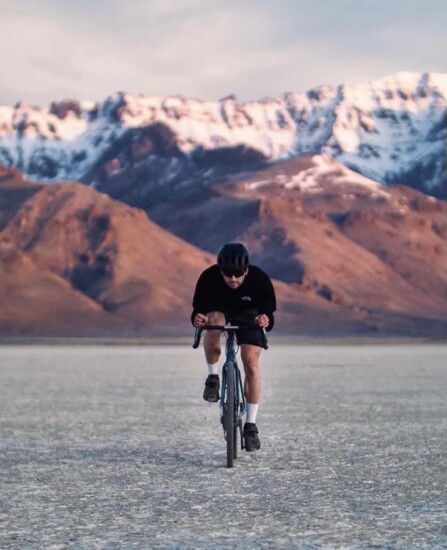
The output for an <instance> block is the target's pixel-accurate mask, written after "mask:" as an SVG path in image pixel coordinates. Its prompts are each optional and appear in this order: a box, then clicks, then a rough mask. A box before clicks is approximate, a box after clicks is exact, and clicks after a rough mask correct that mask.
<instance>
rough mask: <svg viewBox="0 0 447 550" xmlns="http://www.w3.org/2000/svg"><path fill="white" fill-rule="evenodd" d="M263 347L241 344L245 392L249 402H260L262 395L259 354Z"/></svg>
mask: <svg viewBox="0 0 447 550" xmlns="http://www.w3.org/2000/svg"><path fill="white" fill-rule="evenodd" d="M260 355H261V348H260V347H258V346H252V345H251V344H242V345H241V357H242V363H243V364H244V371H245V382H244V392H245V398H246V399H247V402H248V403H252V404H258V403H259V399H260V397H261V373H260V371H259V356H260Z"/></svg>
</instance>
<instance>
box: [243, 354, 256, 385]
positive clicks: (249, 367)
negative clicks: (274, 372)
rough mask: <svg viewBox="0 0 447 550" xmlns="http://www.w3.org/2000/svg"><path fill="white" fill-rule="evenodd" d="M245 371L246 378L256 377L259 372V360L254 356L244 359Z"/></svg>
mask: <svg viewBox="0 0 447 550" xmlns="http://www.w3.org/2000/svg"><path fill="white" fill-rule="evenodd" d="M244 372H245V376H246V378H248V379H250V380H251V379H253V378H256V377H257V376H258V373H259V364H258V361H257V360H256V359H254V358H247V359H246V360H245V361H244Z"/></svg>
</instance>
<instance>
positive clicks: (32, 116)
mask: <svg viewBox="0 0 447 550" xmlns="http://www.w3.org/2000/svg"><path fill="white" fill-rule="evenodd" d="M446 91H447V74H440V73H425V74H419V73H406V72H402V73H397V74H395V75H392V76H390V77H387V78H384V79H381V80H377V81H374V82H371V83H368V84H364V85H352V86H348V85H340V86H321V87H318V88H316V89H313V90H310V91H308V92H307V93H286V94H283V95H281V96H279V97H277V98H274V99H263V100H260V101H257V102H250V103H239V102H237V101H236V99H235V98H234V97H231V96H230V97H227V98H224V99H222V100H220V101H202V100H198V99H185V98H183V97H180V96H171V97H150V96H143V95H130V94H125V93H117V94H115V95H112V96H110V97H109V98H107V99H106V100H105V101H103V102H101V103H97V104H96V103H91V102H77V101H74V100H66V101H62V102H58V103H56V102H55V103H52V104H51V105H50V107H49V108H40V107H32V106H29V105H25V104H23V103H19V104H17V105H16V106H15V107H7V106H4V107H0V163H2V164H4V165H6V166H8V167H16V168H19V169H20V170H22V171H23V172H24V174H26V176H27V177H29V178H32V179H36V180H40V181H46V182H53V181H57V180H63V179H74V180H78V181H83V182H85V183H89V184H92V185H93V186H94V187H96V188H99V189H101V190H103V191H106V192H108V193H110V194H111V195H113V196H118V197H120V198H123V199H124V200H127V201H128V202H130V203H134V204H139V203H140V202H143V203H144V202H145V201H146V202H147V200H148V197H150V195H151V194H152V193H153V192H154V190H155V189H157V190H164V191H168V192H170V190H171V189H172V188H173V187H174V188H177V187H187V186H188V185H191V184H194V183H200V184H206V183H211V182H213V181H216V180H217V179H221V178H224V177H226V176H228V174H230V173H234V172H238V171H242V170H245V169H247V168H253V167H255V166H259V164H264V163H268V162H274V161H278V160H282V159H286V158H289V157H294V156H302V155H307V154H314V153H324V154H326V155H330V156H332V157H334V158H336V159H337V160H338V161H339V162H340V163H342V164H344V165H345V166H347V167H349V168H351V169H353V170H355V171H357V172H360V173H361V174H363V175H364V176H367V177H369V178H372V179H374V180H376V181H378V182H381V183H384V184H387V183H393V182H399V183H404V184H406V185H409V186H411V187H414V188H417V189H420V190H423V191H424V192H426V193H429V194H433V195H436V196H440V197H445V193H446V190H445V181H446V159H445V144H446V133H447V130H446V121H447V109H446V105H447V102H446Z"/></svg>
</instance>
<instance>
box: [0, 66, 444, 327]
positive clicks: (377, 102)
mask: <svg viewBox="0 0 447 550" xmlns="http://www.w3.org/2000/svg"><path fill="white" fill-rule="evenodd" d="M446 81H447V80H446V75H439V74H430V73H429V74H425V75H419V74H417V75H416V74H412V73H398V74H397V75H394V76H392V77H389V78H387V79H383V80H381V81H377V82H374V83H371V84H368V85H364V86H339V87H320V88H318V89H316V90H313V91H310V92H308V93H307V94H284V95H283V96H281V97H280V98H278V99H275V100H267V99H266V100H262V101H260V102H254V103H250V104H239V103H237V101H236V100H235V98H233V97H228V98H224V99H222V100H221V101H220V102H204V101H199V100H186V99H183V98H180V97H166V98H151V97H144V96H131V95H128V94H116V95H115V96H111V97H110V98H108V99H107V100H106V101H105V102H103V103H101V104H92V103H90V104H88V103H79V102H76V101H65V102H60V103H53V104H52V105H51V106H50V108H49V109H41V108H37V107H30V106H26V105H23V104H18V105H16V107H14V108H6V107H3V108H0V157H1V160H2V162H3V166H0V313H1V315H0V335H24V336H33V335H34V336H40V335H48V336H51V335H58V336H65V335H68V336H85V335H88V336H109V335H118V336H148V335H166V334H169V335H178V334H182V335H187V334H191V331H192V327H191V325H190V322H189V315H190V310H191V297H192V293H193V291H194V284H195V281H196V279H197V277H198V275H199V274H200V272H201V271H202V270H203V269H204V268H205V267H206V266H208V265H209V264H210V263H212V262H214V261H215V253H216V251H217V250H218V248H219V246H220V245H221V244H222V242H225V241H230V240H241V241H243V242H245V243H246V244H247V245H248V247H249V249H250V251H251V253H252V258H253V262H254V263H255V264H257V265H259V266H261V267H262V268H263V269H265V270H266V271H267V272H268V273H269V274H270V275H271V276H272V278H273V279H274V286H275V289H276V293H277V296H278V312H277V323H276V328H275V332H278V333H280V334H281V333H282V334H294V335H296V334H313V335H315V334H318V335H321V334H326V335H371V334H372V335H410V336H436V337H440V336H443V337H445V335H446V327H447V307H446V305H447V304H446V233H447V227H446V225H447V223H446V222H447V217H446V214H447V207H446V201H445V200H444V198H443V197H444V196H445V157H444V156H443V154H441V153H443V151H444V147H445V132H446V129H445V120H446V108H445V107H446V102H445V88H446V87H445V83H446ZM366 145H368V147H366ZM371 147H372V149H371ZM367 151H369V153H367ZM371 151H375V154H373V153H371ZM371 175H372V176H375V179H374V178H371V177H370V176H371ZM70 180H71V181H70ZM397 182H399V183H397ZM404 184H405V185H404Z"/></svg>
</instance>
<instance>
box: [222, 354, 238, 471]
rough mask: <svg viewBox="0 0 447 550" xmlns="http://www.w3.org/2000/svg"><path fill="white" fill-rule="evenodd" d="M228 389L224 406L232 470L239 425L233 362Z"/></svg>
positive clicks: (228, 454) (228, 377) (228, 366)
mask: <svg viewBox="0 0 447 550" xmlns="http://www.w3.org/2000/svg"><path fill="white" fill-rule="evenodd" d="M226 371H227V375H226V388H225V395H226V400H225V405H224V429H225V439H226V442H227V467H228V468H232V467H233V462H234V459H235V458H237V444H236V440H237V425H236V415H235V410H236V403H235V366H234V363H233V361H229V362H228V363H227V365H226Z"/></svg>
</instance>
